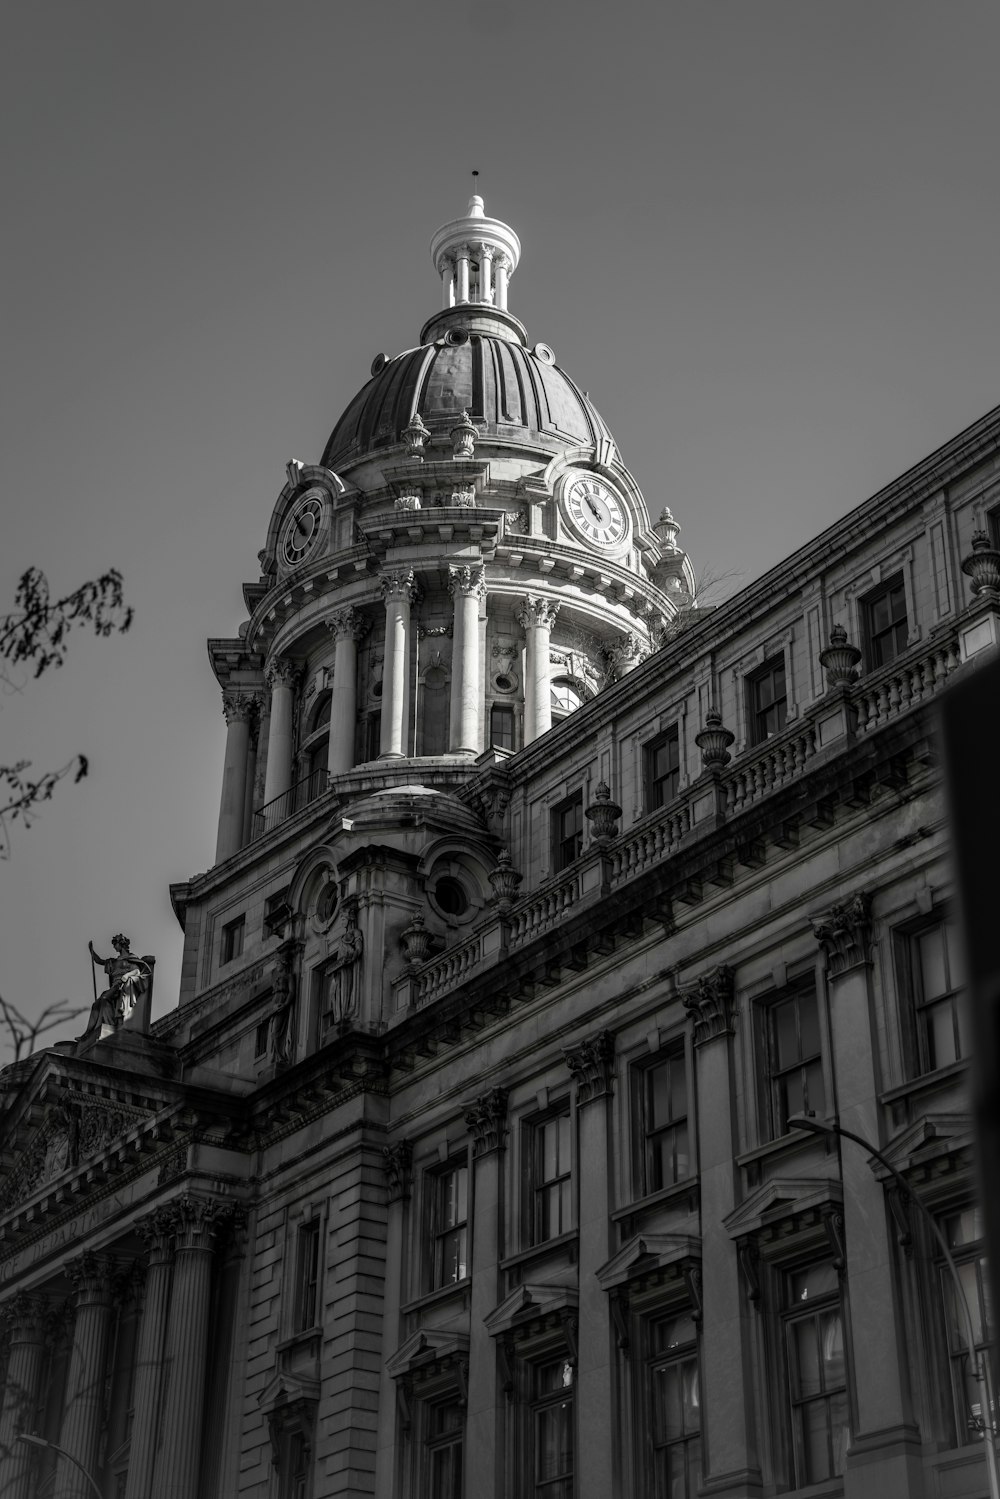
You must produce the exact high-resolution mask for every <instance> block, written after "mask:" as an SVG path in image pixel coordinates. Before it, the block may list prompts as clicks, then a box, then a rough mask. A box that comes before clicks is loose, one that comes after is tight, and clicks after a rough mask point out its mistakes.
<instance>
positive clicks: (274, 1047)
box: [270, 943, 295, 1067]
mask: <svg viewBox="0 0 1000 1499" xmlns="http://www.w3.org/2000/svg"><path fill="white" fill-rule="evenodd" d="M293 958H294V946H293V945H292V944H290V943H288V944H285V945H284V946H282V947H281V948H279V949H278V961H277V965H276V967H275V970H274V1007H273V1009H272V1010H271V1038H270V1050H271V1061H272V1062H273V1063H274V1065H275V1067H288V1066H290V1064H291V1061H292V1041H293V1036H292V1011H293V1010H294V1008H295V971H294V968H293Z"/></svg>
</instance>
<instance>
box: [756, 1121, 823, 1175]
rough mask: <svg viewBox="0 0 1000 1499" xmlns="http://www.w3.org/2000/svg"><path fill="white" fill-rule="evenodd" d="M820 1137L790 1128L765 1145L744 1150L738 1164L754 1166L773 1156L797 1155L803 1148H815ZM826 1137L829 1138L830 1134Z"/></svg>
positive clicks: (765, 1142)
mask: <svg viewBox="0 0 1000 1499" xmlns="http://www.w3.org/2000/svg"><path fill="white" fill-rule="evenodd" d="M819 1122H820V1123H825V1122H826V1121H825V1120H820V1121H819ZM818 1138H820V1137H818V1136H816V1135H810V1134H809V1133H808V1132H807V1131H806V1130H804V1129H790V1130H789V1131H788V1133H787V1134H784V1135H779V1136H778V1137H777V1139H776V1140H765V1141H764V1144H763V1145H755V1146H754V1148H753V1150H745V1151H743V1153H742V1155H738V1156H737V1157H736V1164H737V1166H742V1167H747V1166H754V1165H756V1164H757V1162H758V1161H766V1160H769V1159H770V1157H771V1156H779V1157H780V1156H785V1155H796V1154H797V1153H798V1152H799V1151H801V1150H807V1149H808V1148H809V1146H810V1145H811V1146H812V1147H813V1148H814V1149H815V1146H816V1141H817V1139H818ZM826 1138H827V1139H828V1140H829V1139H830V1136H827V1137H826Z"/></svg>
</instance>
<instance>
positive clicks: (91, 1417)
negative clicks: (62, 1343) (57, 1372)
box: [53, 1251, 115, 1499]
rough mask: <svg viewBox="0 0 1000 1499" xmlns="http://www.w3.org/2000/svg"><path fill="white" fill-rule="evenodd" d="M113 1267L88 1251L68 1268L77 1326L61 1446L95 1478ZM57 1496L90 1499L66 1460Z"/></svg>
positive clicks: (60, 1471) (58, 1477) (59, 1467)
mask: <svg viewBox="0 0 1000 1499" xmlns="http://www.w3.org/2000/svg"><path fill="white" fill-rule="evenodd" d="M114 1268H115V1266H114V1261H113V1260H112V1259H110V1258H109V1257H108V1256H107V1255H103V1254H91V1253H90V1252H89V1251H88V1252H87V1253H86V1254H82V1255H81V1256H80V1257H79V1259H77V1260H73V1261H71V1262H70V1263H69V1264H68V1265H67V1266H66V1270H67V1273H68V1274H69V1277H70V1279H71V1280H72V1282H73V1285H74V1288H75V1291H76V1321H75V1323H74V1325H73V1346H72V1349H71V1351H70V1358H69V1374H68V1376H67V1379H66V1397H65V1402H64V1405H63V1418H62V1428H61V1430H60V1433H59V1446H60V1447H65V1449H66V1451H67V1452H69V1453H71V1454H72V1456H73V1457H75V1458H76V1459H77V1460H78V1461H79V1462H81V1463H82V1464H83V1466H84V1468H86V1470H87V1472H88V1473H93V1474H94V1476H95V1477H96V1472H95V1469H96V1466H97V1459H98V1455H99V1452H100V1442H101V1424H102V1421H103V1418H104V1379H105V1374H106V1365H107V1357H108V1336H109V1334H110V1331H111V1312H112V1284H111V1282H112V1276H113V1273H114ZM53 1492H54V1493H55V1494H56V1495H57V1496H58V1499H92V1495H91V1490H90V1488H89V1486H88V1484H87V1482H86V1480H85V1479H84V1477H83V1474H82V1473H81V1472H80V1471H79V1469H78V1468H74V1467H73V1465H72V1464H71V1463H67V1462H65V1461H64V1462H60V1463H59V1464H58V1465H57V1467H56V1481H55V1486H54V1490H53Z"/></svg>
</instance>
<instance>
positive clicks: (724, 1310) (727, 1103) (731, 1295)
mask: <svg viewBox="0 0 1000 1499" xmlns="http://www.w3.org/2000/svg"><path fill="white" fill-rule="evenodd" d="M682 998H683V1001H684V1008H685V1009H686V1010H687V1012H688V1015H689V1017H690V1020H691V1025H692V1032H693V1039H694V1063H695V1084H696V1093H697V1101H698V1114H697V1118H698V1168H699V1174H700V1182H701V1221H702V1223H703V1224H711V1225H713V1227H714V1226H717V1225H718V1224H720V1223H721V1222H722V1220H723V1218H724V1217H725V1216H726V1214H727V1213H731V1212H732V1210H733V1208H734V1207H735V1206H736V1201H737V1198H736V1189H737V1185H738V1183H737V1173H738V1169H739V1168H738V1167H737V1166H736V1164H735V1162H734V1160H733V1154H734V1151H733V1141H734V1139H735V1128H734V1123H733V1117H732V1108H733V1104H732V1100H733V1099H734V1098H735V1097H736V1088H735V1086H734V1082H735V1079H734V1075H733V1057H732V1036H733V975H732V972H731V970H730V969H728V968H725V967H722V968H716V969H715V970H714V971H713V972H712V973H709V974H706V975H705V977H703V978H701V979H699V980H698V982H697V983H696V984H695V985H694V986H693V987H692V988H691V989H688V990H687V991H686V992H685V993H684V994H683V995H682ZM701 1273H702V1303H703V1306H704V1322H703V1324H702V1336H701V1378H702V1392H701V1409H702V1413H703V1425H702V1433H701V1443H702V1454H703V1458H702V1461H703V1473H704V1477H703V1482H704V1483H705V1484H706V1486H707V1485H708V1484H709V1483H711V1492H712V1493H713V1494H716V1493H717V1494H720V1495H722V1494H725V1495H727V1496H729V1495H731V1496H734V1499H735V1496H737V1495H739V1496H741V1499H742V1496H745V1495H747V1494H753V1493H756V1492H758V1491H759V1489H760V1484H761V1474H760V1467H759V1459H758V1456H757V1451H756V1447H755V1440H754V1424H753V1423H754V1415H753V1403H752V1400H749V1399H748V1396H749V1393H750V1390H751V1389H752V1384H751V1381H750V1380H749V1378H748V1368H749V1357H750V1339H749V1336H748V1334H749V1328H748V1327H747V1310H746V1304H745V1302H744V1301H743V1298H742V1297H741V1295H740V1282H739V1260H738V1258H737V1255H736V1249H735V1246H734V1245H733V1244H732V1243H731V1242H730V1241H729V1239H728V1238H726V1237H725V1236H724V1235H722V1234H719V1233H717V1232H715V1233H707V1234H703V1235H702V1262H701Z"/></svg>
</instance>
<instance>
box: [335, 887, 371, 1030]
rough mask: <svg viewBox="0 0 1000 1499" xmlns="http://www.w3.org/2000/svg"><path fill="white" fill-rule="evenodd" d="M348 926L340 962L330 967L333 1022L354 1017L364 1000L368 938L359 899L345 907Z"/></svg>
mask: <svg viewBox="0 0 1000 1499" xmlns="http://www.w3.org/2000/svg"><path fill="white" fill-rule="evenodd" d="M345 918H346V925H345V927H344V930H343V932H342V933H341V937H340V943H339V945H338V948H337V959H336V962H335V963H334V964H333V965H332V966H331V967H330V968H329V969H328V970H327V982H328V985H329V987H328V994H329V1008H328V1010H327V1015H328V1018H329V1020H330V1022H331V1023H332V1024H335V1025H337V1024H341V1023H343V1022H344V1021H346V1020H352V1019H353V1018H354V1016H355V1015H356V1014H357V1011H358V1006H359V1003H360V1000H361V957H362V954H363V952H364V946H365V939H364V937H362V935H361V932H360V930H359V929H358V906H357V901H353V900H352V901H349V902H348V903H347V905H346V907H345Z"/></svg>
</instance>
